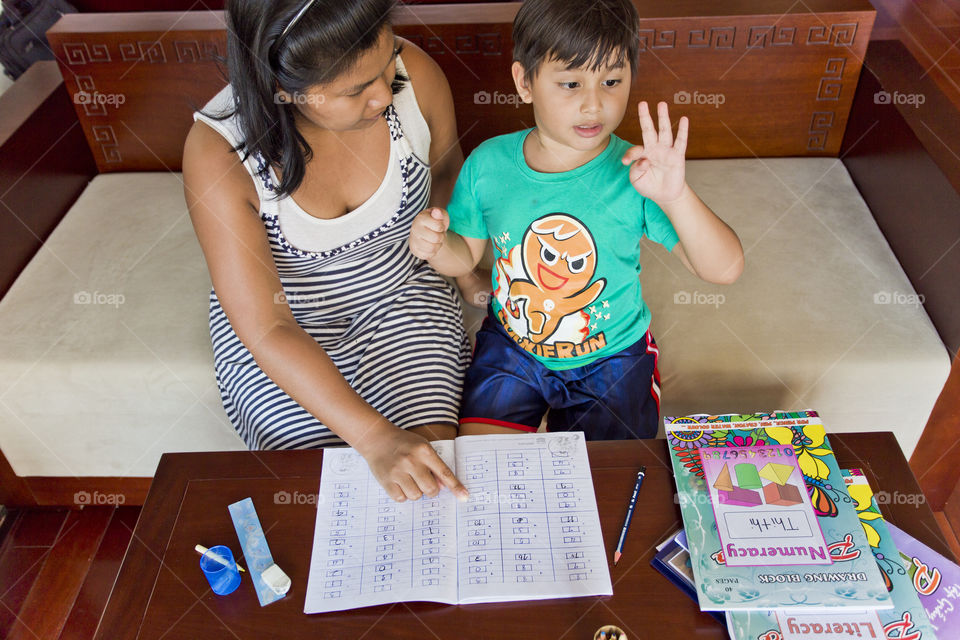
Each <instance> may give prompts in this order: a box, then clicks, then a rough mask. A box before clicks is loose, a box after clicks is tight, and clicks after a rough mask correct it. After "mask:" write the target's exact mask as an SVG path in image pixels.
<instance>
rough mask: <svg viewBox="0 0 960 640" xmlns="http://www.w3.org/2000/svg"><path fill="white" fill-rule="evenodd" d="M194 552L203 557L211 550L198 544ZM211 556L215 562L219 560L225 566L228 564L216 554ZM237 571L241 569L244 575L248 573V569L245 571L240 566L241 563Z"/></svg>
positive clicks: (238, 564)
mask: <svg viewBox="0 0 960 640" xmlns="http://www.w3.org/2000/svg"><path fill="white" fill-rule="evenodd" d="M194 550H195V551H196V552H197V553H199V554H200V555H203V554H205V553H206V552H207V551H209V549H207V548H206V547H205V546H203V545H202V544H198V545H197V546H195V547H194ZM210 555H211V557H214V559H215V560H219V561H220V562H222V563H223V564H228V563H227V561H226V560H224V559H223V558H221V557H219V556H217V554H215V553H214V554H210ZM237 569H239V570H240V571H242V572H243V573H246V572H247V570H246V569H244V568H243V567H241V566H240V563H239V562H238V563H237Z"/></svg>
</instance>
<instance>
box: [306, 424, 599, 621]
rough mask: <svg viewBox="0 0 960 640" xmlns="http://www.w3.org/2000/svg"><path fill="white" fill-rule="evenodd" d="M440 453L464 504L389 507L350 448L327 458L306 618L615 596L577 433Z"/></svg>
mask: <svg viewBox="0 0 960 640" xmlns="http://www.w3.org/2000/svg"><path fill="white" fill-rule="evenodd" d="M433 445H434V448H435V449H436V450H437V453H439V454H440V457H441V458H443V460H444V462H446V463H447V465H448V466H450V468H451V469H452V470H453V471H454V473H456V475H457V477H458V478H460V480H461V481H462V482H463V483H464V485H466V487H467V489H468V490H469V491H470V498H469V499H468V500H467V501H466V502H459V501H457V500H456V498H454V496H453V494H452V493H451V492H450V491H449V490H446V489H444V490H443V491H441V493H440V495H438V496H437V497H435V498H429V497H426V496H425V497H423V498H421V499H419V500H416V501H408V502H403V503H397V502H394V501H393V500H392V499H391V498H390V497H389V496H388V495H387V494H386V493H385V492H384V491H383V489H381V487H380V485H379V484H378V483H377V481H376V479H375V478H374V477H373V475H372V474H371V473H370V469H369V467H368V466H367V463H366V461H365V460H364V459H363V458H362V457H361V456H360V455H359V454H358V453H356V452H355V451H354V450H353V449H327V450H325V451H324V454H323V471H322V473H321V480H320V496H319V499H318V503H317V522H316V528H315V530H314V538H313V554H312V557H311V559H310V577H309V581H308V584H307V594H306V602H305V604H304V612H305V613H323V612H327V611H340V610H343V609H352V608H355V607H366V606H370V605H376V604H385V603H391V602H405V601H413V600H426V601H432V602H445V603H450V604H469V603H476V602H503V601H512V600H537V599H545V598H564V597H571V596H587V595H611V594H612V593H613V588H612V586H611V584H610V572H609V569H608V567H607V559H606V554H605V553H604V547H603V538H602V536H601V533H600V518H599V516H598V514H597V501H596V496H595V494H594V491H593V479H592V477H591V475H590V464H589V462H588V460H587V448H586V443H585V442H584V438H583V434H582V433H579V432H570V433H551V434H547V433H544V434H518V435H487V436H462V437H460V438H457V439H456V440H446V441H440V442H434V443H433Z"/></svg>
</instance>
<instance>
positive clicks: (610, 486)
mask: <svg viewBox="0 0 960 640" xmlns="http://www.w3.org/2000/svg"><path fill="white" fill-rule="evenodd" d="M830 441H831V444H832V446H833V448H834V450H835V452H836V455H837V460H838V462H839V463H840V466H841V467H844V468H846V467H859V468H861V469H863V471H864V473H865V474H866V475H867V477H868V479H869V480H870V483H871V485H872V486H873V487H874V488H875V490H876V491H878V492H879V491H884V492H886V494H884V495H886V496H889V499H888V500H887V501H886V504H883V505H881V510H882V511H883V513H884V515H885V516H886V517H887V518H888V519H889V520H890V521H891V522H893V523H895V524H896V525H897V526H899V527H901V528H902V529H904V530H905V531H907V532H908V533H910V534H911V535H913V536H914V537H916V538H918V539H920V540H922V541H923V542H925V543H926V544H928V545H929V546H931V547H933V548H934V549H936V550H937V551H939V552H941V553H943V554H944V555H946V556H947V557H952V555H951V554H950V552H949V550H948V548H947V545H946V543H945V542H944V540H943V538H942V537H941V533H940V530H939V528H938V526H937V523H936V521H935V520H934V517H933V513H932V511H931V510H930V508H929V507H928V505H927V504H926V503H925V502H924V501H923V500H922V494H921V492H920V489H919V487H918V485H917V482H916V479H915V478H914V476H913V474H912V473H911V471H910V468H909V466H908V465H907V461H906V459H905V458H904V456H903V453H902V451H901V450H900V447H899V446H898V445H897V443H896V440H895V439H894V436H893V434H892V433H889V432H874V433H857V434H852V433H851V434H832V435H831V436H830ZM588 451H589V456H590V463H591V467H592V469H593V482H594V486H595V490H596V495H597V504H598V508H599V511H600V522H601V526H602V529H603V539H604V545H605V547H606V548H607V549H608V551H609V552H610V555H611V556H612V554H613V549H614V546H615V545H616V541H617V537H618V536H619V533H620V527H621V525H622V522H623V515H624V512H625V508H626V504H627V502H628V500H629V498H630V494H631V492H632V489H633V484H634V480H635V478H636V472H637V468H638V467H639V466H640V465H646V467H647V475H646V479H645V481H644V485H643V489H642V490H641V492H640V495H639V498H638V503H637V511H636V514H635V517H634V519H633V523H632V525H631V527H630V533H629V535H628V537H627V542H626V546H625V549H624V557H623V558H622V559H621V561H620V563H619V564H618V565H617V566H616V567H613V566H611V567H610V576H611V580H612V582H613V591H614V595H613V596H604V597H589V598H565V599H557V600H543V601H527V602H513V603H500V604H476V605H468V606H451V605H445V604H436V603H428V602H408V603H399V604H392V605H382V606H376V607H367V608H364V609H355V610H352V611H345V612H339V613H329V614H319V615H309V616H308V615H306V614H304V613H303V604H304V595H305V593H306V587H307V575H308V571H309V567H310V554H311V547H312V541H313V528H314V521H315V518H316V506H315V500H316V495H317V491H318V488H319V482H320V467H321V460H322V456H323V453H322V451H316V450H315V451H260V452H224V453H176V454H166V455H164V456H163V458H162V459H161V461H160V465H159V468H158V470H157V474H156V477H155V479H154V481H153V484H152V485H151V487H150V493H149V494H148V496H147V500H146V503H145V504H144V507H143V511H142V512H141V515H140V519H139V521H138V522H137V527H136V530H135V531H134V534H133V538H132V540H131V542H130V546H129V548H128V549H127V554H126V557H125V558H124V561H123V565H122V567H121V569H120V573H119V576H118V578H117V582H116V584H115V585H114V588H113V592H112V594H111V596H110V601H109V602H108V604H107V607H106V610H105V612H104V615H103V618H102V620H101V622H100V626H99V628H98V630H97V636H96V637H97V638H102V639H103V640H119V639H121V638H191V639H195V638H201V639H203V640H217V639H219V638H224V639H227V638H231V639H237V638H251V639H253V638H256V639H257V640H262V639H264V638H275V637H284V638H321V637H322V638H345V639H346V638H351V639H352V638H383V637H389V638H417V639H418V640H419V639H423V638H454V637H457V638H467V637H469V638H508V637H509V638H514V637H517V638H520V637H523V638H574V639H583V640H586V639H588V638H592V637H593V633H594V631H595V630H596V629H598V628H599V627H601V626H603V625H605V624H615V625H617V626H619V627H621V628H622V629H624V631H625V632H626V633H627V635H628V636H629V637H630V638H634V639H636V638H651V637H658V638H662V637H670V638H681V637H682V638H690V637H696V638H726V637H727V635H726V630H725V629H724V627H723V626H721V625H720V624H719V623H717V622H716V621H715V620H714V619H713V618H711V617H710V616H708V615H706V614H704V613H701V612H700V611H699V609H698V607H697V605H696V604H695V603H694V602H693V601H692V600H690V599H689V598H687V597H686V596H685V595H683V594H682V593H681V592H680V591H679V590H678V589H677V588H676V587H674V586H673V585H672V584H671V583H670V582H669V581H668V580H667V579H666V578H664V577H663V576H661V575H660V574H659V573H657V572H656V571H655V570H654V569H653V568H652V567H651V566H650V560H651V558H652V557H653V554H654V552H655V550H654V546H655V545H656V544H657V543H659V542H660V541H662V540H663V539H664V538H666V537H667V535H669V534H670V533H672V532H673V531H674V530H676V529H677V528H679V527H680V526H682V521H681V518H680V510H679V506H678V505H677V504H676V501H675V498H674V494H675V490H676V489H675V485H674V482H673V473H672V471H671V468H670V463H669V457H668V453H667V446H666V442H665V441H664V440H646V441H606V442H591V443H589V444H588ZM282 492H285V493H282ZM246 497H252V498H253V502H254V504H255V505H256V509H257V513H258V515H259V516H260V521H261V523H262V525H263V529H264V532H265V533H266V537H267V541H268V543H269V545H270V550H271V552H272V553H273V558H274V560H275V561H276V563H277V564H278V565H279V566H280V567H282V568H283V570H284V571H286V572H287V574H288V575H289V576H290V578H291V579H292V581H293V587H292V588H291V590H290V592H289V593H288V594H287V596H286V597H285V598H283V599H282V600H280V601H278V602H275V603H273V604H271V605H268V606H266V607H260V604H259V602H258V601H257V596H256V594H255V593H254V590H253V588H252V586H251V585H252V583H251V581H250V578H249V574H247V575H245V576H244V578H243V581H242V582H241V585H240V588H238V589H237V591H235V592H234V593H233V594H231V595H229V596H225V597H220V596H216V595H214V594H213V593H212V592H211V591H210V589H209V588H208V585H207V582H206V579H205V578H204V576H203V574H202V573H201V572H200V569H199V560H198V557H199V556H198V555H197V554H196V552H195V551H194V545H196V544H198V543H199V544H203V545H205V546H211V545H214V544H226V545H228V546H229V547H231V549H233V550H234V553H235V554H236V555H237V556H238V557H239V555H240V544H239V542H238V541H237V537H236V533H235V531H234V528H233V523H232V521H231V519H230V515H229V513H228V511H227V505H228V504H230V503H232V502H236V501H237V500H241V499H243V498H246ZM241 563H242V559H241Z"/></svg>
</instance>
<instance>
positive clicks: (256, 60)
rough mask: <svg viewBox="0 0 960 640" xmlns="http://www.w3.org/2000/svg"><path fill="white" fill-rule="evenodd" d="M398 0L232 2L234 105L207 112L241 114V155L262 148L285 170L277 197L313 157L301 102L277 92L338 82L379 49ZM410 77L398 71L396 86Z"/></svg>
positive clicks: (271, 161)
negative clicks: (297, 116) (300, 118)
mask: <svg viewBox="0 0 960 640" xmlns="http://www.w3.org/2000/svg"><path fill="white" fill-rule="evenodd" d="M394 6H395V0H346V1H344V0H316V1H314V0H271V1H265V0H227V3H226V23H227V60H226V61H227V69H228V72H229V76H230V84H231V85H232V87H233V92H234V109H233V110H232V111H229V112H227V113H225V114H207V115H210V116H211V117H213V118H216V119H219V120H223V119H226V118H229V117H232V116H234V115H236V116H237V118H238V120H239V125H240V130H241V132H242V134H243V140H241V141H240V143H239V144H238V145H237V148H236V149H234V151H243V152H244V156H243V159H244V160H246V159H247V158H248V157H249V156H250V155H256V154H260V155H262V156H263V158H264V160H266V162H267V164H268V165H273V166H278V167H279V168H280V170H281V178H280V184H279V185H278V189H279V191H278V193H277V194H276V197H277V198H280V197H282V196H284V195H289V194H291V193H293V192H294V191H296V190H297V187H299V186H300V184H301V183H302V182H303V176H304V174H305V171H306V164H307V162H309V160H310V158H311V157H312V156H313V151H312V150H311V149H310V145H308V144H307V141H306V140H305V139H304V137H303V136H302V135H301V134H300V132H299V131H298V130H297V127H296V125H295V123H294V113H295V109H296V108H297V107H296V106H295V105H294V104H291V103H289V102H281V101H279V100H278V98H277V92H278V87H279V88H280V89H283V90H284V91H286V92H287V93H289V94H291V95H293V96H297V95H302V94H304V93H306V92H307V90H308V88H309V87H311V86H313V85H316V84H320V83H323V82H327V81H330V80H333V79H334V78H336V77H337V76H338V75H340V74H341V73H343V72H344V71H347V70H348V69H349V68H350V67H351V66H352V65H353V64H354V63H356V61H357V60H358V59H359V58H360V56H362V55H363V54H364V53H365V52H366V51H368V50H369V49H370V48H371V47H373V46H374V45H375V44H376V42H377V39H378V37H379V36H380V34H381V33H382V31H383V28H384V27H386V26H387V25H388V24H389V23H390V15H391V13H392V11H393V8H394ZM406 80H407V78H405V77H403V76H401V75H400V74H397V80H396V81H395V82H394V86H393V92H394V93H397V92H398V91H399V90H400V89H401V88H402V86H403V82H404V81H406Z"/></svg>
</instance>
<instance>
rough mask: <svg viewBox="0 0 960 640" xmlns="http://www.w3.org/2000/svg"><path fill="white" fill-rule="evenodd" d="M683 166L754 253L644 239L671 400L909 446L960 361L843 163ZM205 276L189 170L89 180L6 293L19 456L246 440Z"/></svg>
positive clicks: (96, 466)
mask: <svg viewBox="0 0 960 640" xmlns="http://www.w3.org/2000/svg"><path fill="white" fill-rule="evenodd" d="M688 178H689V181H690V183H691V185H692V186H693V187H694V189H695V190H696V191H697V193H699V194H700V195H701V197H702V198H703V199H704V200H705V201H706V202H708V203H709V204H710V205H711V206H712V207H713V208H714V210H715V211H717V213H718V214H720V216H721V217H723V218H724V219H725V220H727V221H728V222H729V223H730V225H731V226H732V227H733V228H734V229H735V230H736V231H737V233H738V234H739V235H740V237H741V239H742V241H743V245H744V248H745V250H746V258H747V267H746V270H745V272H744V274H743V276H742V277H741V279H740V280H739V281H738V282H737V283H736V284H734V285H733V286H730V287H717V286H711V285H707V284H705V283H703V282H702V281H700V280H698V279H696V278H695V277H694V276H692V275H691V274H689V273H687V272H686V271H685V270H684V269H683V267H682V266H681V265H680V263H679V262H678V261H677V260H676V259H675V258H673V257H672V256H669V255H668V254H667V253H666V252H665V251H663V250H662V248H660V247H659V246H652V245H649V243H648V246H647V247H646V250H645V252H644V257H643V272H642V274H641V279H642V281H643V287H644V296H645V298H646V300H647V302H648V303H649V304H650V306H651V308H652V309H653V318H654V320H653V331H654V335H655V337H656V339H657V341H658V343H659V345H660V348H661V360H660V370H661V373H662V378H663V384H662V386H663V403H662V409H663V413H664V414H665V415H674V414H682V413H690V412H718V413H719V412H739V411H755V410H773V409H803V408H813V409H817V410H819V411H820V413H821V415H822V416H823V417H824V420H825V421H826V424H827V426H828V429H830V430H832V431H851V430H857V431H863V430H892V431H894V433H896V434H897V437H898V439H899V442H900V444H901V446H902V447H903V449H904V451H905V452H906V453H907V455H909V454H910V452H911V451H912V450H913V447H914V446H915V444H916V441H917V438H918V437H919V435H920V433H921V431H922V429H923V426H924V424H925V422H926V419H927V417H928V415H929V413H930V409H931V408H932V406H933V403H934V401H935V400H936V397H937V394H938V393H939V391H940V389H941V388H942V386H943V383H944V381H945V380H946V377H947V373H948V372H949V368H950V360H949V356H948V354H947V351H946V348H945V347H944V346H943V343H942V342H941V341H940V339H939V337H938V336H937V334H936V332H935V331H934V329H933V326H932V325H931V323H930V320H929V319H928V317H927V316H926V313H925V312H924V311H923V309H922V308H921V307H919V306H915V305H912V304H910V302H911V300H912V299H911V297H910V296H912V295H914V294H913V289H912V288H911V286H910V284H909V282H908V281H907V279H906V276H905V275H904V273H903V271H902V269H901V268H900V265H899V264H898V263H897V261H896V259H895V258H894V256H893V254H892V253H891V251H890V249H889V247H888V245H887V243H886V241H885V240H884V238H883V236H882V235H881V233H880V231H879V230H878V229H877V226H876V224H875V223H874V221H873V218H872V216H871V215H870V212H869V210H868V209H867V207H866V205H865V204H864V202H863V200H862V199H861V198H860V196H859V194H858V193H857V191H856V188H855V187H854V185H853V184H852V182H851V180H850V178H849V176H848V175H847V173H846V170H845V169H844V168H843V165H842V163H840V162H839V161H838V160H836V159H831V158H825V159H818V158H803V159H762V160H699V161H691V162H689V163H688ZM908 213H909V212H906V213H905V215H907V214H908ZM209 288H210V281H209V276H208V273H207V269H206V265H205V264H204V261H203V257H202V254H201V252H200V249H199V246H198V244H197V241H196V237H195V236H194V233H193V228H192V226H191V224H190V220H189V216H188V215H187V211H186V205H185V204H184V200H183V186H182V183H181V180H180V176H179V175H178V174H172V173H124V174H108V175H101V176H98V177H97V178H96V179H94V180H93V181H92V182H91V183H90V185H89V186H88V187H87V189H86V190H85V191H84V192H83V194H82V195H81V197H80V199H79V200H78V201H77V202H76V204H75V205H74V206H73V207H72V208H71V210H70V211H69V212H68V214H67V216H66V217H65V218H64V220H63V221H62V222H61V223H60V224H59V225H58V226H57V228H56V229H55V231H54V232H53V234H52V235H51V236H50V238H49V239H48V240H47V242H46V243H45V245H44V247H43V249H42V250H41V251H40V252H39V253H38V254H37V256H36V257H35V258H34V259H33V260H32V261H31V262H30V264H29V265H28V266H27V268H26V269H25V270H24V271H23V273H22V274H21V275H20V277H19V278H18V279H17V281H16V283H15V284H14V286H13V287H12V288H11V290H10V291H9V292H8V293H7V295H6V296H5V297H4V298H3V300H2V301H0V449H2V450H3V453H4V455H6V457H7V459H8V460H9V461H10V463H11V465H12V466H13V468H14V470H15V471H16V472H17V474H18V475H22V476H31V475H37V476H64V475H69V476H152V475H153V473H154V470H155V468H156V464H157V462H158V461H159V458H160V455H161V454H162V453H163V452H165V451H204V450H240V449H243V448H244V445H243V442H242V441H241V440H240V439H239V438H238V437H237V436H236V434H235V432H234V431H233V429H232V427H231V426H230V424H229V422H228V420H227V418H226V415H225V414H224V412H223V408H222V405H221V404H220V397H219V393H218V391H217V387H216V381H215V378H214V372H213V356H212V351H211V347H210V338H209V334H208V330H207V307H208V302H207V296H208V293H209ZM684 294H686V295H684ZM717 295H722V296H723V298H722V303H720V304H715V305H714V304H711V303H716V302H720V301H721V298H719V297H714V298H710V297H709V296H717ZM121 296H122V297H121ZM875 296H876V301H875ZM675 300H676V302H675ZM885 302H889V303H885ZM466 315H467V318H468V320H467V322H468V328H471V329H475V328H476V326H478V324H477V322H476V321H477V320H478V316H479V315H482V314H480V313H479V312H477V311H473V310H471V311H470V312H468V313H467V314H466Z"/></svg>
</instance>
